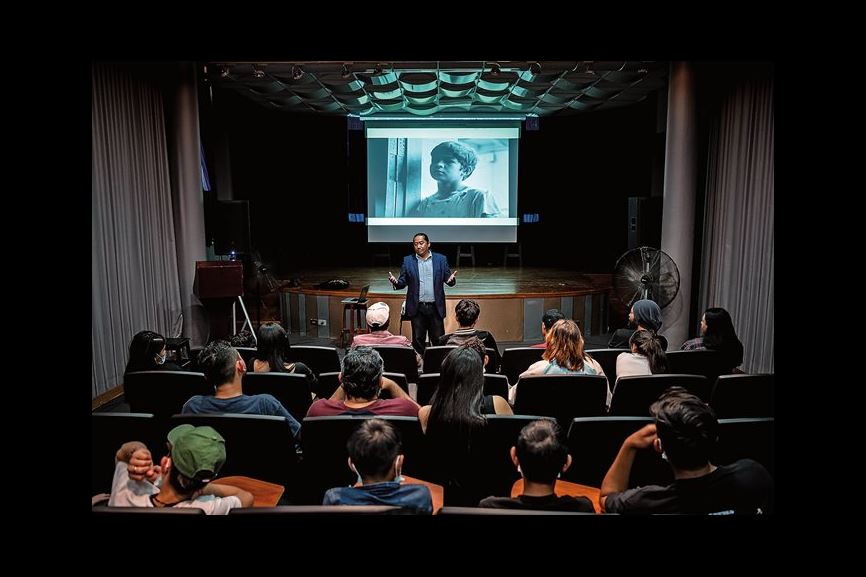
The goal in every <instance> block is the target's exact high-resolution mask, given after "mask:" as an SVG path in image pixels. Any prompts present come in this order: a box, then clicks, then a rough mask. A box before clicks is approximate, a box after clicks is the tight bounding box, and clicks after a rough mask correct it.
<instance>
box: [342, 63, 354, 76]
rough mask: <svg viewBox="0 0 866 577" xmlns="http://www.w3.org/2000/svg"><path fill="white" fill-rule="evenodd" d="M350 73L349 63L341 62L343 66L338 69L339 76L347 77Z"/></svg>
mask: <svg viewBox="0 0 866 577" xmlns="http://www.w3.org/2000/svg"><path fill="white" fill-rule="evenodd" d="M351 75H352V71H351V70H350V69H349V65H348V64H343V68H342V69H340V76H342V77H343V78H348V77H349V76H351Z"/></svg>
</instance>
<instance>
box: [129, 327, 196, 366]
mask: <svg viewBox="0 0 866 577" xmlns="http://www.w3.org/2000/svg"><path fill="white" fill-rule="evenodd" d="M165 359H166V350H165V337H164V336H162V335H161V334H159V333H155V332H153V331H139V332H137V333H136V334H135V336H134V337H132V342H130V343H129V360H128V361H127V362H126V370H125V371H124V373H133V372H136V371H180V370H183V369H181V368H180V367H179V366H177V365H176V364H174V363H172V362H166V360H165Z"/></svg>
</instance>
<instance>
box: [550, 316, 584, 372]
mask: <svg viewBox="0 0 866 577" xmlns="http://www.w3.org/2000/svg"><path fill="white" fill-rule="evenodd" d="M546 343H547V349H546V350H545V351H544V354H543V355H542V358H543V359H544V360H547V361H556V364H558V365H559V366H560V367H562V368H564V369H570V370H578V369H580V368H581V367H582V366H583V358H584V353H583V335H582V334H580V329H579V328H578V326H577V323H576V322H574V321H573V320H571V319H563V320H560V321H556V322H555V323H553V326H552V327H551V328H550V331H548V333H547V338H546Z"/></svg>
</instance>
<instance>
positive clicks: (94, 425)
mask: <svg viewBox="0 0 866 577" xmlns="http://www.w3.org/2000/svg"><path fill="white" fill-rule="evenodd" d="M167 432H168V430H166V431H164V432H163V434H160V433H161V431H159V430H158V425H157V421H156V419H154V416H153V414H152V413H91V414H90V491H91V493H92V494H96V493H108V492H110V491H111V481H112V479H113V478H114V465H115V462H114V459H115V455H116V454H117V450H118V449H119V448H120V447H121V445H123V444H124V443H127V442H129V441H141V442H142V443H144V444H145V445H147V448H148V449H150V453H151V455H152V456H153V461H154V462H155V463H157V464H158V463H159V460H160V458H161V457H162V456H163V455H164V454H165V453H166V446H165V434H164V433H167Z"/></svg>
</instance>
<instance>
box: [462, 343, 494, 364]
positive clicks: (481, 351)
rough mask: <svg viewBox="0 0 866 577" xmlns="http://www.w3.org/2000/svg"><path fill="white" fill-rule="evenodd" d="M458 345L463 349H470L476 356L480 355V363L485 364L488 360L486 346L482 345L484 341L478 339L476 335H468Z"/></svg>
mask: <svg viewBox="0 0 866 577" xmlns="http://www.w3.org/2000/svg"><path fill="white" fill-rule="evenodd" d="M459 347H462V348H464V349H472V350H473V351H475V352H476V353H478V356H479V357H481V361H482V363H483V364H484V365H485V366H486V365H487V361H489V360H490V359H489V357H488V356H487V348H486V347H485V346H484V341H482V340H481V339H479V338H478V337H469V338H468V339H466V340H465V341H463V342H462V343H461V344H460V345H459Z"/></svg>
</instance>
